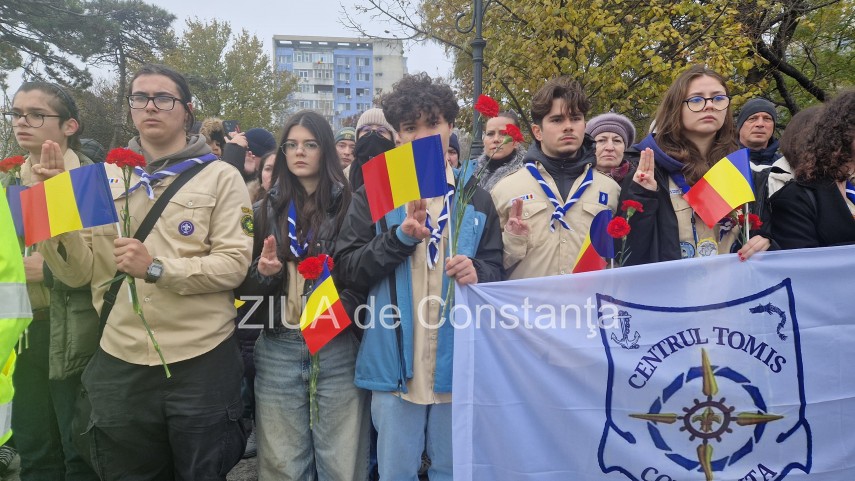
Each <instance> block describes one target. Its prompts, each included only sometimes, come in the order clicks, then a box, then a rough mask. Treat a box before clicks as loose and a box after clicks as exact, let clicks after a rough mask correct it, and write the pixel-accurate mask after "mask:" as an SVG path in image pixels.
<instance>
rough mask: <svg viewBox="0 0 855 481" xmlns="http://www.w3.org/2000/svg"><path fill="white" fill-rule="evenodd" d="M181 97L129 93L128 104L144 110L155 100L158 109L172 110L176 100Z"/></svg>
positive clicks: (135, 108) (133, 107)
mask: <svg viewBox="0 0 855 481" xmlns="http://www.w3.org/2000/svg"><path fill="white" fill-rule="evenodd" d="M180 100H181V99H178V98H175V97H170V96H168V95H157V96H155V97H149V96H147V95H128V105H129V106H130V107H131V108H132V109H134V110H142V109H144V108H146V107H147V106H148V103H149V102H154V107H155V108H156V109H157V110H172V109H174V108H175V102H176V101H180Z"/></svg>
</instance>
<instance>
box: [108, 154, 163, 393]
mask: <svg viewBox="0 0 855 481" xmlns="http://www.w3.org/2000/svg"><path fill="white" fill-rule="evenodd" d="M122 177H123V180H124V181H125V206H124V207H122V214H121V215H122V232H120V233H119V235H120V236H124V237H131V214H130V212H131V211H130V196H129V195H128V191H129V190H130V189H131V168H130V167H122ZM125 279H126V280H127V281H128V292H129V293H130V295H131V305H132V306H133V309H134V312H135V313H136V314H137V316H139V318H140V320H141V321H142V323H143V326H144V327H145V332H146V333H147V334H148V338H149V339H151V344H152V346H154V350H155V351H157V355H158V357H160V363H161V364H162V365H163V370H164V371H165V372H166V378H167V379H169V378H170V377H172V373H170V372H169V365H168V364H166V359H164V357H163V352H162V351H161V350H160V344H158V343H157V339H155V338H154V332H152V330H151V327H150V326H149V325H148V321H146V320H145V316H144V315H143V311H142V306H141V305H140V300H139V295H137V284H136V279H135V278H134V277H133V276H131V275H128V274H126V275H125Z"/></svg>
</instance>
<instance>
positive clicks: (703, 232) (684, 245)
mask: <svg viewBox="0 0 855 481" xmlns="http://www.w3.org/2000/svg"><path fill="white" fill-rule="evenodd" d="M668 193H669V194H670V198H671V206H672V207H673V208H674V214H675V215H676V216H677V230H678V232H679V235H680V251H681V256H682V257H683V258H684V259H685V258H688V257H708V256H714V255H717V254H730V248H731V246H732V245H733V244H734V243H735V242H737V241H738V240H739V236H740V235H741V233H742V226H739V225H734V227H733V229H731V230H730V231H727V232H725V233H724V235H723V236H722V231H721V226H720V225H719V224H716V225H714V226H713V227H712V228H709V227H707V225H706V224H705V223H704V221H703V220H702V219H701V218H700V217H699V216H698V215H697V214H696V213H695V211H694V210H693V209H692V206H690V205H689V203H688V202H686V199H684V198H683V191H682V189H680V187H679V186H677V184H676V183H674V180H672V179H670V178H669V179H668ZM692 218H694V228H693V225H692ZM696 235H697V238H696V237H695V236H696Z"/></svg>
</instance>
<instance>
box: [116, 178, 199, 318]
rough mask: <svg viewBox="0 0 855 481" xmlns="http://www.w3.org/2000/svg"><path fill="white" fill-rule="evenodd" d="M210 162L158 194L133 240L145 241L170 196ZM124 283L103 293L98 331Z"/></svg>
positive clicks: (119, 281)
mask: <svg viewBox="0 0 855 481" xmlns="http://www.w3.org/2000/svg"><path fill="white" fill-rule="evenodd" d="M209 163H210V162H205V163H203V164H199V165H196V166H193V167H191V168H189V169H187V170H185V171H184V172H182V173H180V174H178V177H176V178H175V180H173V181H172V183H171V184H169V186H168V187H166V190H164V191H163V193H162V194H160V197H158V198H157V202H155V203H154V206H152V208H151V210H150V211H148V214H146V216H145V219H143V221H142V223H141V224H140V227H139V229H137V232H136V233H135V234H134V239H137V240H138V241H140V242H143V241H145V238H146V237H148V234H149V233H150V232H151V230H152V229H153V228H154V224H155V223H156V222H157V219H159V218H160V214H162V213H163V210H164V209H166V205H167V204H168V203H169V200H170V199H171V198H172V196H174V195H175V193H176V192H178V190H179V189H180V188H181V187H182V186H183V185H184V184H186V183H187V182H188V181H189V180H190V179H191V178H193V176H194V175H196V174H198V173H199V172H201V170H202V169H204V168H205V166H207V165H208V164H209ZM121 275H122V271H116V275H115V276H114V278H116V277H119V276H121ZM124 282H125V277H124V276H122V277H121V278H120V279H119V280H117V281H116V282H114V283H112V284H111V285H110V289H108V290H107V292H105V293H104V305H103V306H102V307H101V324H100V330H101V332H104V326H106V325H107V318H108V317H110V312H111V311H112V310H113V305H114V304H115V303H116V295H117V294H118V293H119V289H120V288H121V287H122V284H123V283H124Z"/></svg>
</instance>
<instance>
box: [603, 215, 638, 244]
mask: <svg viewBox="0 0 855 481" xmlns="http://www.w3.org/2000/svg"><path fill="white" fill-rule="evenodd" d="M630 230H632V229H631V228H630V227H629V222H627V221H626V219H624V218H623V217H615V218H614V219H612V221H611V222H609V225H608V227H606V232H608V233H609V235H610V236H612V237H614V238H615V239H620V238H623V237H626V236H627V235H628V234H629V231H630Z"/></svg>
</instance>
